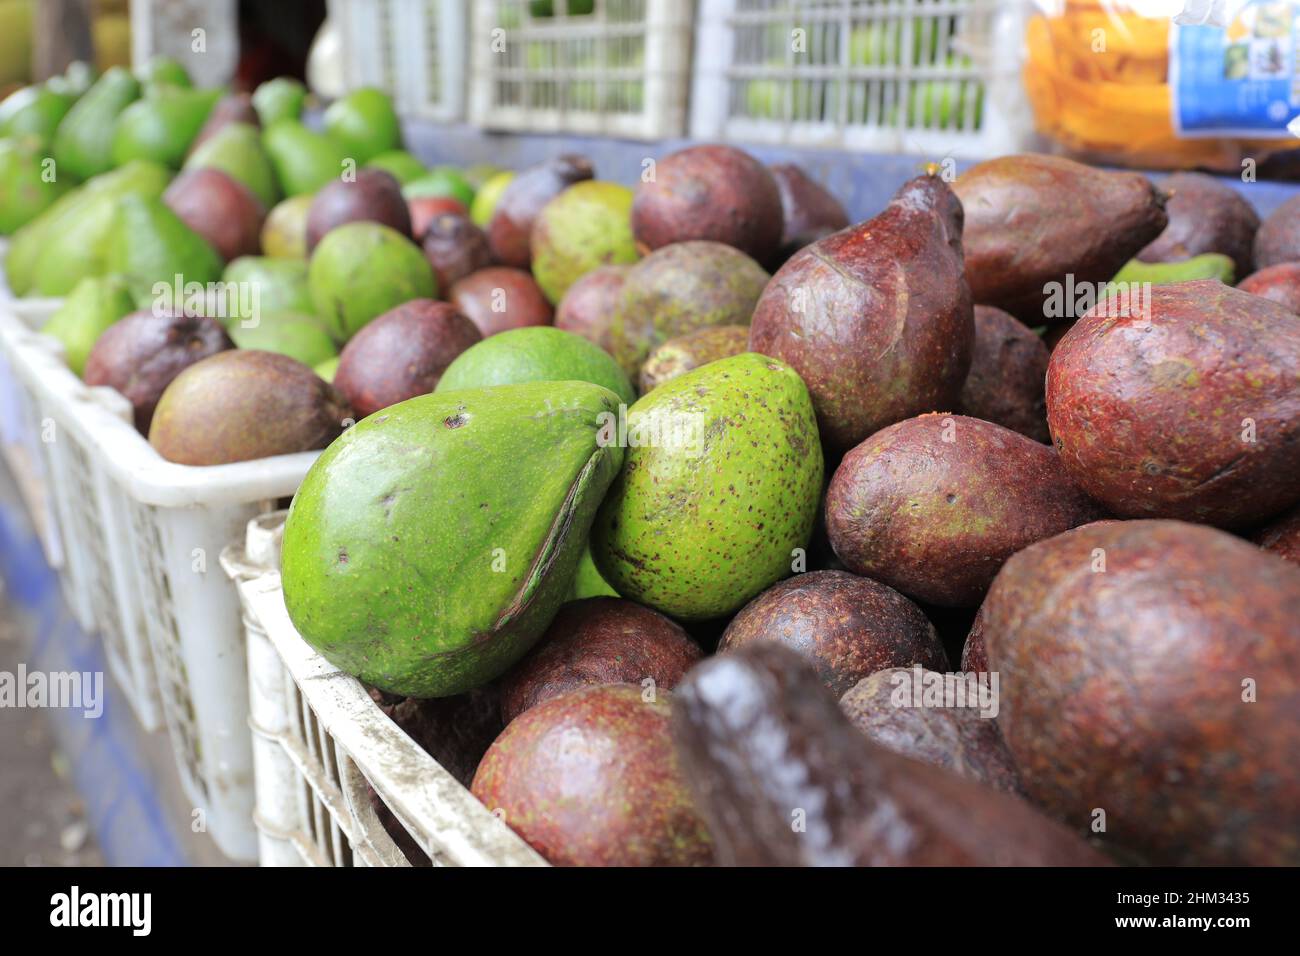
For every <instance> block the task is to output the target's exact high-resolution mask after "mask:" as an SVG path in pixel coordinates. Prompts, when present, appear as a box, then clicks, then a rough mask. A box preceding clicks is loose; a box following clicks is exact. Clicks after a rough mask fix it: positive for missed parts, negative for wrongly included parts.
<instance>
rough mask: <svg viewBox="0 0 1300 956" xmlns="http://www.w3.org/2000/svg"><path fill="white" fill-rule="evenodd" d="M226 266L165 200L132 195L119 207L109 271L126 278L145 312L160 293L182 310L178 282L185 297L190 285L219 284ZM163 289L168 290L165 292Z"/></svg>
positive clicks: (110, 246)
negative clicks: (177, 290)
mask: <svg viewBox="0 0 1300 956" xmlns="http://www.w3.org/2000/svg"><path fill="white" fill-rule="evenodd" d="M222 265H223V263H222V261H221V256H220V255H218V254H217V250H215V249H213V248H212V246H210V245H209V244H208V242H207V240H206V239H204V238H203V237H201V236H200V235H199V234H198V233H196V232H195V231H194V230H192V229H191V228H190V227H189V226H187V225H185V223H184V222H182V221H181V219H180V217H179V216H177V215H176V213H174V212H172V211H171V209H170V207H168V205H167V204H166V203H165V202H163V201H162V200H161V199H143V198H141V197H139V196H128V197H126V198H125V199H123V200H122V201H121V202H120V203H119V204H118V209H117V218H116V220H115V222H114V223H113V232H112V237H111V240H110V244H109V252H108V271H109V272H112V273H117V274H118V275H121V276H123V277H124V278H125V279H126V283H127V287H128V288H129V289H130V290H131V296H132V298H134V299H135V302H136V305H137V306H138V307H139V308H142V309H143V308H149V307H151V306H152V305H153V304H154V303H155V301H156V300H157V298H158V297H159V295H160V294H161V295H164V296H170V297H171V298H170V300H169V301H170V302H171V303H172V306H173V307H176V298H177V297H176V295H175V291H174V290H175V289H176V287H177V285H178V284H179V285H180V287H181V289H182V294H185V293H184V288H185V286H187V285H189V284H190V283H194V282H197V283H200V284H202V285H206V284H207V283H209V282H215V281H217V280H218V279H220V278H221V267H222ZM160 285H161V286H162V287H163V288H164V289H165V290H167V291H161V292H160V291H159V288H158V287H159V286H160ZM183 301H184V300H183V299H182V302H183Z"/></svg>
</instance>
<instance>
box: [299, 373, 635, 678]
mask: <svg viewBox="0 0 1300 956" xmlns="http://www.w3.org/2000/svg"><path fill="white" fill-rule="evenodd" d="M617 407H618V396H616V395H615V394H614V393H612V392H610V391H608V390H607V389H603V388H601V387H600V386H598V385H591V384H589V383H586V382H563V383H556V382H532V383H528V384H524V385H504V386H501V387H499V388H485V389H469V390H465V391H459V392H438V393H436V394H431V395H421V396H419V397H417V398H412V399H409V400H408V401H405V402H399V403H398V404H396V405H393V406H390V407H389V408H385V409H383V410H382V411H379V412H376V413H375V414H374V415H371V416H370V417H368V418H365V419H363V420H362V421H361V422H359V423H358V424H357V425H355V426H353V427H352V428H350V429H348V430H347V431H346V432H344V433H343V435H342V437H340V438H339V439H338V440H336V441H335V442H334V443H333V444H332V445H330V446H329V448H327V449H326V450H325V451H324V453H323V454H322V455H321V456H320V458H318V459H317V460H316V463H315V464H314V465H312V467H311V470H310V471H308V473H307V476H306V477H305V478H304V479H303V483H302V486H301V487H300V488H299V489H298V493H297V495H295V496H294V499H293V504H292V506H291V507H290V509H289V517H288V520H287V522H286V523H285V528H284V548H283V557H282V561H281V574H282V579H283V585H284V600H285V606H286V607H287V609H288V611H289V617H290V618H291V619H292V621H293V623H294V626H295V627H297V629H298V631H299V632H300V633H301V634H302V636H303V639H304V640H305V641H307V643H308V644H310V645H311V646H312V647H314V648H316V650H318V651H319V652H320V653H321V654H322V655H324V657H325V658H326V660H328V661H330V663H332V664H334V665H335V666H336V667H338V668H340V669H341V670H344V671H346V672H347V673H349V674H352V675H354V676H356V677H358V678H360V679H362V680H364V681H366V682H367V683H369V684H372V685H374V686H375V687H378V688H380V689H381V690H385V691H389V692H391V693H395V694H406V695H408V696H413V697H446V696H450V695H453V694H459V693H462V692H464V691H467V690H470V689H472V688H475V687H479V686H482V685H483V684H485V683H487V682H488V681H490V680H492V679H494V678H495V677H497V676H498V675H500V674H501V673H503V672H504V671H505V670H506V669H507V668H508V667H510V665H511V664H513V663H514V662H515V661H516V660H518V659H519V658H520V657H521V656H523V654H524V653H526V652H527V651H528V649H529V648H530V647H531V646H532V645H533V644H534V643H535V642H536V641H537V639H538V638H539V637H540V636H541V635H542V633H543V632H544V631H545V629H546V628H547V626H548V625H549V624H550V622H551V619H552V617H554V615H555V612H556V611H557V610H558V609H559V606H560V604H561V603H562V602H563V601H564V600H566V598H567V597H568V595H569V592H570V588H571V587H572V586H573V581H574V576H575V572H576V570H577V567H578V561H579V559H580V557H581V556H582V550H583V547H584V546H585V544H586V541H587V533H588V531H589V529H590V527H591V521H592V518H593V516H594V515H595V512H596V508H597V507H598V506H599V504H600V501H601V499H602V498H603V497H604V495H605V492H606V490H607V489H608V488H609V485H610V482H612V481H613V480H614V476H615V475H616V474H617V473H618V469H619V467H620V465H621V464H622V460H623V452H622V450H621V449H620V448H618V447H616V446H609V445H605V444H602V443H601V442H600V440H599V436H600V421H601V420H602V419H603V418H604V417H605V416H607V415H609V414H613V413H614V412H615V410H616V409H617Z"/></svg>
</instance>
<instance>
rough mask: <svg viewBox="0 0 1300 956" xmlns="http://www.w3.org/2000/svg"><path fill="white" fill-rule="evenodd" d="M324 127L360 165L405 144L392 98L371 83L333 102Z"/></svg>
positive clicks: (326, 115)
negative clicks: (371, 85)
mask: <svg viewBox="0 0 1300 956" xmlns="http://www.w3.org/2000/svg"><path fill="white" fill-rule="evenodd" d="M325 131H326V132H327V133H328V134H329V135H330V137H331V138H332V139H333V140H334V141H335V142H336V143H338V144H339V146H341V147H342V148H343V151H344V153H345V154H346V155H348V156H350V157H351V158H352V159H354V160H356V162H357V164H358V165H363V164H364V163H365V162H366V161H367V160H369V159H372V158H373V157H375V156H378V155H379V154H380V153H386V152H388V151H389V150H394V149H401V148H402V124H401V123H400V122H399V121H398V119H397V111H396V110H394V109H393V101H392V99H391V98H390V97H389V95H388V94H387V93H385V92H383V91H382V90H376V89H373V88H371V87H363V88H362V89H359V90H353V91H352V92H351V93H349V94H348V95H347V96H344V97H343V98H342V99H338V100H335V101H334V102H333V103H331V104H330V106H329V109H327V110H326V111H325Z"/></svg>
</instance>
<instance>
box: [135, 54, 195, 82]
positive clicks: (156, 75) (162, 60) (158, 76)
mask: <svg viewBox="0 0 1300 956" xmlns="http://www.w3.org/2000/svg"><path fill="white" fill-rule="evenodd" d="M140 82H141V83H143V84H144V85H145V86H174V87H179V88H183V89H189V88H190V87H192V86H193V85H194V81H193V80H191V79H190V74H189V72H188V71H187V70H186V69H185V67H183V66H181V64H180V62H179V61H178V60H174V59H172V58H171V57H169V56H155V57H152V58H151V59H150V60H149V62H148V63H146V64H145V65H144V69H142V70H140Z"/></svg>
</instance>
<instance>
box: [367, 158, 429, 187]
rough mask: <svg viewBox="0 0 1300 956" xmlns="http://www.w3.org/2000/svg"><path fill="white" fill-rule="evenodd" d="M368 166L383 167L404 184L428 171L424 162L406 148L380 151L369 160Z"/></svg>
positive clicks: (371, 167) (373, 167)
mask: <svg viewBox="0 0 1300 956" xmlns="http://www.w3.org/2000/svg"><path fill="white" fill-rule="evenodd" d="M366 166H367V167H369V168H370V169H382V170H383V171H384V172H386V173H388V174H389V175H391V176H392V177H393V178H394V179H396V180H397V181H398V183H400V184H401V185H403V186H405V185H406V184H407V183H409V182H412V181H413V180H416V179H419V178H420V177H422V176H423V175H425V173H427V172H428V170H427V169H425V168H424V163H422V162H420V161H419V160H418V159H416V158H415V157H414V156H412V155H411V154H410V153H408V152H407V151H406V150H404V149H390V150H389V151H388V152H386V153H380V154H379V155H378V156H376V157H374V158H373V159H370V160H368V161H367V162H366Z"/></svg>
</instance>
